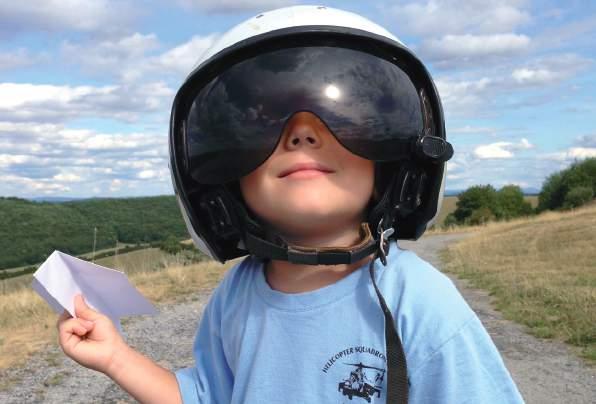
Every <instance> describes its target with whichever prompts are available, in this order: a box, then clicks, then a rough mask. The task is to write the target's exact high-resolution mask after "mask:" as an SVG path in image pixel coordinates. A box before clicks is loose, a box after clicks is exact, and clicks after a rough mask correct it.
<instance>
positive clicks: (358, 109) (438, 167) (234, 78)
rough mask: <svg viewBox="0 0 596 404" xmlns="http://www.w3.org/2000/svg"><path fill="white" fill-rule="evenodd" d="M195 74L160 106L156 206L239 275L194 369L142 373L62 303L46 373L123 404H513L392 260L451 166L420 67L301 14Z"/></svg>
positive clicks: (506, 388) (242, 39)
mask: <svg viewBox="0 0 596 404" xmlns="http://www.w3.org/2000/svg"><path fill="white" fill-rule="evenodd" d="M330 21H332V22H333V24H334V25H328V24H329V22H330ZM203 60H204V61H203V63H202V64H200V65H199V67H198V68H197V69H195V71H193V73H192V74H191V75H190V76H189V78H188V79H187V81H186V82H185V83H184V85H183V86H182V87H181V89H180V90H179V92H178V94H177V96H176V99H175V101H174V106H173V111H172V120H171V131H170V153H171V168H172V176H173V181H174V187H175V189H176V193H177V196H178V200H179V203H180V206H181V210H182V213H183V216H184V219H185V221H186V224H187V226H188V228H189V231H190V233H191V235H192V237H193V240H194V241H195V243H196V244H197V246H198V247H199V248H200V249H202V250H203V251H205V252H206V253H207V254H209V255H211V256H212V257H214V258H217V259H219V260H220V261H225V260H227V259H231V258H234V257H237V256H241V255H246V254H247V253H249V254H250V256H249V257H248V258H246V259H245V260H244V261H243V262H242V263H241V264H239V265H237V266H236V267H234V268H233V269H232V270H230V272H229V273H228V274H227V275H226V277H225V279H224V280H223V281H222V283H221V284H220V285H219V286H218V288H217V289H216V290H215V291H214V293H213V296H212V298H211V300H210V302H209V304H208V305H207V307H206V309H205V313H204V315H203V318H202V319H201V323H200V326H199V329H198V333H197V337H196V341H195V346H194V354H195V359H196V365H195V366H194V367H192V368H188V369H181V370H179V371H177V372H176V373H171V372H169V371H168V370H165V369H163V368H161V367H159V366H157V365H156V364H155V363H153V362H152V361H151V360H149V359H148V358H146V357H144V356H142V355H141V354H139V353H137V352H135V351H134V350H132V349H131V348H130V347H128V346H127V345H126V343H125V342H124V341H123V340H122V339H121V338H120V336H119V334H118V333H117V332H116V330H115V329H114V327H113V325H112V324H111V323H110V322H109V320H108V319H107V317H105V316H103V315H101V314H100V313H97V312H95V311H93V310H92V309H90V308H89V307H87V306H86V305H85V303H84V301H83V300H82V298H81V297H77V299H76V301H75V307H76V313H77V317H78V318H76V319H75V318H69V317H70V316H68V315H67V314H64V315H63V316H61V318H60V320H59V330H60V343H61V345H62V347H63V349H64V351H65V352H66V354H67V355H69V356H71V357H72V358H73V359H75V360H76V361H78V362H79V363H81V364H82V365H84V366H87V367H90V368H93V369H96V370H99V371H101V372H104V373H105V374H107V375H108V376H109V377H111V378H112V379H113V380H114V381H115V382H117V383H118V384H119V385H120V386H122V387H123V388H124V389H125V390H126V391H128V392H129V393H130V394H131V395H132V396H134V397H135V398H136V399H137V400H139V401H141V402H155V403H167V402H176V403H179V402H185V403H189V402H216V403H224V402H235V403H244V402H247V403H257V402H264V403H270V402H292V403H305V402H322V403H330V402H342V401H344V399H345V398H346V397H347V398H348V399H350V400H352V399H356V400H365V401H367V402H373V401H374V402H390V403H395V402H407V401H409V402H416V403H421V402H428V403H437V402H446V403H447V402H449V403H451V402H458V403H459V402H474V403H492V402H494V403H504V402H521V401H522V399H521V396H520V395H519V393H518V391H517V389H516V387H515V385H514V383H513V382H512V380H511V378H510V376H509V374H508V372H507V370H506V369H505V367H504V365H503V362H502V360H501V358H500V356H499V354H498V352H497V351H496V349H495V347H494V345H493V343H492V341H491V340H490V338H489V337H488V335H487V334H486V331H485V330H484V328H483V327H482V325H481V324H480V322H479V320H478V318H477V317H476V316H475V314H474V313H473V312H472V311H471V310H470V308H469V307H468V306H467V304H466V303H465V302H464V301H463V299H462V298H461V296H460V295H459V294H458V292H457V291H456V289H455V288H454V287H453V285H452V284H451V282H450V281H448V280H447V278H446V277H444V276H443V275H441V274H440V273H439V272H438V271H436V270H435V269H434V268H432V267H431V266H430V265H429V264H427V263H425V262H424V261H422V260H420V259H419V258H418V257H417V256H415V255H414V254H413V253H411V252H408V251H403V250H400V249H399V248H398V247H397V246H396V245H395V241H394V239H396V238H412V239H416V238H418V237H419V236H420V235H421V234H422V233H423V232H424V230H425V229H426V227H427V225H428V224H429V223H430V222H431V221H432V219H433V218H434V216H435V215H436V214H437V212H438V208H439V206H440V199H441V197H442V189H443V179H444V163H445V161H446V160H448V159H449V158H450V157H451V155H452V153H453V150H452V148H451V145H449V143H447V142H446V141H445V131H444V123H443V116H442V110H441V105H440V101H439V98H438V94H437V93H436V89H435V88H434V85H433V84H432V80H431V79H430V76H429V75H428V72H426V69H424V66H423V65H422V64H421V62H420V61H419V60H418V59H417V58H416V57H415V56H414V55H413V54H412V53H411V52H410V51H409V50H407V49H406V48H405V47H403V45H402V44H401V43H399V41H397V39H395V38H394V37H393V36H392V35H391V34H389V33H388V32H387V31H385V30H384V29H383V28H381V27H379V26H377V25H376V24H373V23H371V22H370V21H368V20H365V19H363V18H362V17H359V16H357V15H354V14H351V13H346V12H342V11H339V10H332V9H328V8H325V7H315V6H299V7H290V8H285V9H280V10H275V11H272V12H269V13H265V14H261V15H259V16H257V17H255V18H254V19H251V20H249V21H247V22H245V23H243V24H240V25H239V26H237V27H235V28H234V29H232V30H231V31H229V32H228V33H226V34H224V35H223V36H222V38H221V39H220V40H219V41H218V43H217V44H215V45H214V48H213V49H211V50H210V51H208V52H207V53H206V54H205V55H204V57H203ZM377 258H378V260H377ZM366 268H368V269H369V271H368V272H367V271H366ZM369 275H370V277H369ZM383 330H384V332H383Z"/></svg>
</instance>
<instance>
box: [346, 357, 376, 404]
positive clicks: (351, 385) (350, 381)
mask: <svg viewBox="0 0 596 404" xmlns="http://www.w3.org/2000/svg"><path fill="white" fill-rule="evenodd" d="M344 365H348V366H354V367H355V369H353V370H351V371H350V375H349V376H348V377H347V378H346V379H344V380H343V381H341V382H339V384H338V385H337V391H339V392H341V393H342V394H343V395H344V396H348V398H349V399H350V400H351V399H352V397H354V396H355V397H362V398H364V399H365V400H366V401H367V402H369V403H370V402H371V397H374V395H375V394H377V397H381V390H382V389H383V379H384V377H385V369H381V368H377V367H374V366H367V365H364V364H363V363H362V362H360V363H344ZM365 369H374V370H376V372H375V375H374V377H373V378H372V379H371V378H369V374H367V373H366V371H365Z"/></svg>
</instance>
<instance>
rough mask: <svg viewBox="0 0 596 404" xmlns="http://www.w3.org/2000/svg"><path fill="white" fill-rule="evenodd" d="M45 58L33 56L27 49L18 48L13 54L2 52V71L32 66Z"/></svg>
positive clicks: (0, 66)
mask: <svg viewBox="0 0 596 404" xmlns="http://www.w3.org/2000/svg"><path fill="white" fill-rule="evenodd" d="M44 58H45V56H43V55H31V54H30V53H29V51H28V50H27V49H25V48H18V49H15V50H13V51H11V52H1V53H0V71H2V70H13V69H16V68H22V67H27V66H31V65H34V64H35V63H38V62H40V61H41V60H43V59H44Z"/></svg>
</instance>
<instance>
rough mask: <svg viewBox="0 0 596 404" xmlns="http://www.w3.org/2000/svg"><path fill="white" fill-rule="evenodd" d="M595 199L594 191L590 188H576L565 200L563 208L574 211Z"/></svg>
mask: <svg viewBox="0 0 596 404" xmlns="http://www.w3.org/2000/svg"><path fill="white" fill-rule="evenodd" d="M593 198H594V191H593V190H592V188H590V187H574V188H572V189H571V190H570V191H569V192H567V195H565V200H564V201H563V208H564V209H572V208H577V207H578V206H582V205H583V204H585V203H586V202H589V201H591V200H592V199H593Z"/></svg>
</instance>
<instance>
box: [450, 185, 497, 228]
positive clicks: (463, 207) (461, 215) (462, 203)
mask: <svg viewBox="0 0 596 404" xmlns="http://www.w3.org/2000/svg"><path fill="white" fill-rule="evenodd" d="M496 205H497V191H496V190H495V189H494V188H493V186H492V185H475V186H472V187H470V188H468V189H466V190H465V191H464V192H462V193H461V194H459V197H458V200H457V208H456V209H455V211H454V212H453V215H454V216H455V219H457V223H467V222H468V221H469V219H470V217H471V216H472V214H473V213H474V212H475V211H477V210H478V209H481V208H488V209H491V210H492V209H494V208H495V207H496Z"/></svg>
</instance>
